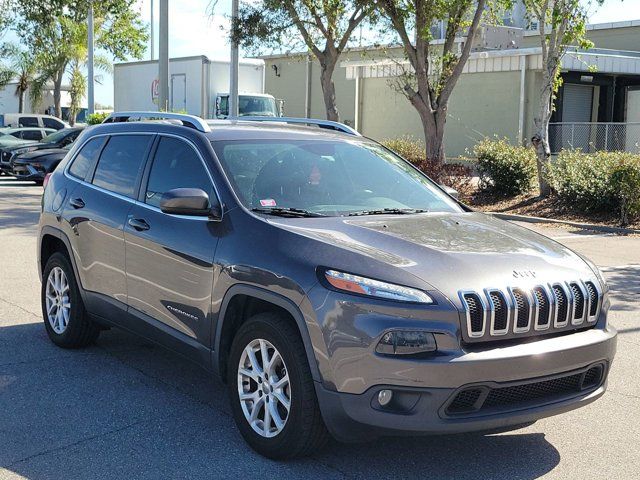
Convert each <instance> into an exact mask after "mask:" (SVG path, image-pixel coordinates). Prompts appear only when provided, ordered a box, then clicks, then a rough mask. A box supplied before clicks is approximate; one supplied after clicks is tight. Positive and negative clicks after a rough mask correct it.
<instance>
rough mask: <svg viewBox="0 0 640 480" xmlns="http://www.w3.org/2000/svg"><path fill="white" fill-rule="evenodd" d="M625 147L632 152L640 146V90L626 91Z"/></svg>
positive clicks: (634, 88)
mask: <svg viewBox="0 0 640 480" xmlns="http://www.w3.org/2000/svg"><path fill="white" fill-rule="evenodd" d="M626 120H627V122H628V125H627V132H626V134H627V135H626V147H627V150H629V151H632V152H637V151H638V149H639V148H638V144H640V89H638V87H629V88H628V89H627V118H626Z"/></svg>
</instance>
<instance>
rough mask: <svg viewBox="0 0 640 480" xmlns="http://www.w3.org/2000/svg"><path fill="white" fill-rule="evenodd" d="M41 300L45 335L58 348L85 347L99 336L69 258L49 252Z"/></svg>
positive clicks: (97, 328)
mask: <svg viewBox="0 0 640 480" xmlns="http://www.w3.org/2000/svg"><path fill="white" fill-rule="evenodd" d="M41 300H42V317H43V319H44V325H45V328H46V330H47V335H49V338H50V339H51V341H52V342H53V343H55V344H56V345H58V346H59V347H62V348H79V347H85V346H87V345H90V344H91V343H93V342H94V341H95V340H96V339H97V338H98V335H100V329H99V327H98V326H97V325H96V324H94V323H93V322H92V321H91V319H90V318H89V315H88V314H87V311H86V310H85V308H84V303H83V302H82V297H81V296H80V290H79V288H78V283H77V282H76V278H75V275H74V273H73V268H72V267H71V264H70V263H69V259H68V258H67V257H66V255H64V254H62V253H60V252H56V253H54V254H53V255H51V257H49V259H48V260H47V264H46V266H45V267H44V273H43V275H42V290H41Z"/></svg>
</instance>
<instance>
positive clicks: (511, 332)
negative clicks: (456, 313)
mask: <svg viewBox="0 0 640 480" xmlns="http://www.w3.org/2000/svg"><path fill="white" fill-rule="evenodd" d="M460 299H461V300H462V306H463V308H464V314H465V320H466V321H465V322H463V323H464V325H463V339H464V340H465V341H466V342H483V341H492V340H505V339H507V338H514V337H515V338H517V337H527V336H531V335H544V334H551V333H557V332H560V331H563V330H571V329H575V328H581V327H582V325H583V323H584V320H585V319H587V320H588V321H589V322H591V323H590V325H593V323H594V322H595V321H596V316H597V315H598V313H599V311H600V305H601V303H602V294H601V292H600V290H599V288H598V286H597V283H595V282H594V281H592V280H589V281H587V282H582V281H580V280H576V281H571V282H566V283H561V282H557V283H553V284H539V285H534V286H532V287H531V288H530V289H527V288H523V287H514V288H509V287H507V288H505V289H499V288H494V289H486V290H485V291H483V292H482V293H480V292H479V291H473V290H464V291H461V292H460ZM511 319H512V320H513V321H511ZM569 320H571V321H569Z"/></svg>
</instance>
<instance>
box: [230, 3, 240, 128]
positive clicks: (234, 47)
mask: <svg viewBox="0 0 640 480" xmlns="http://www.w3.org/2000/svg"><path fill="white" fill-rule="evenodd" d="M237 21H238V0H231V25H232V26H235V25H236V22H237ZM238 63H239V59H238V43H237V42H236V41H235V39H233V38H232V39H231V62H230V68H231V71H230V72H229V80H230V82H229V83H230V85H229V116H230V117H237V116H238V74H239V67H238Z"/></svg>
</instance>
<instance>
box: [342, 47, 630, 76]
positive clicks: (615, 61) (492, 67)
mask: <svg viewBox="0 0 640 480" xmlns="http://www.w3.org/2000/svg"><path fill="white" fill-rule="evenodd" d="M523 61H524V62H525V64H524V65H525V68H527V69H529V70H541V69H542V48H541V47H536V48H521V49H509V50H489V51H483V52H473V53H472V54H471V55H470V57H469V60H468V61H467V63H466V65H465V66H464V70H463V73H489V72H509V71H518V70H520V69H522V67H523V63H522V62H523ZM340 66H341V67H343V68H346V70H347V71H346V75H347V79H355V78H384V77H394V76H398V75H401V74H402V73H403V72H406V71H411V67H410V64H409V62H408V60H406V59H404V58H397V59H393V58H385V59H380V60H345V61H342V62H340ZM562 69H563V70H572V71H578V72H594V71H597V72H600V73H612V74H613V73H615V74H631V75H633V74H636V75H640V52H625V51H620V50H605V49H593V50H587V51H578V50H574V51H569V52H567V53H566V54H565V55H564V57H563V58H562Z"/></svg>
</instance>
